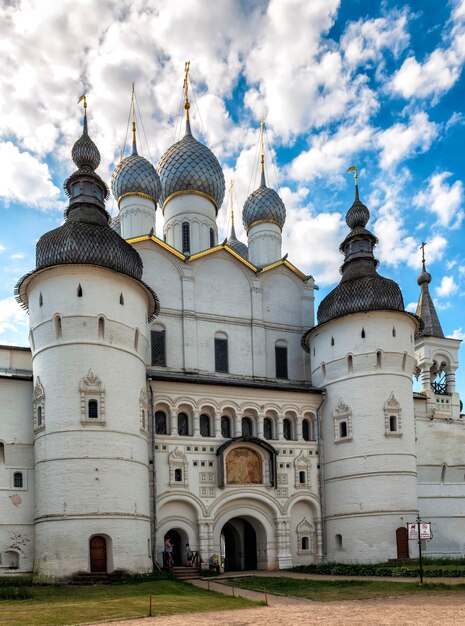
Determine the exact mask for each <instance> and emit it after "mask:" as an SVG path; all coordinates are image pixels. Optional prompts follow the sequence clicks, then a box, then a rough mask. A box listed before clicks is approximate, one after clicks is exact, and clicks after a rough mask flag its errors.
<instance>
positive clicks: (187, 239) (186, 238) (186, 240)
mask: <svg viewBox="0 0 465 626" xmlns="http://www.w3.org/2000/svg"><path fill="white" fill-rule="evenodd" d="M190 251H191V233H190V228H189V222H183V223H182V252H183V254H190Z"/></svg>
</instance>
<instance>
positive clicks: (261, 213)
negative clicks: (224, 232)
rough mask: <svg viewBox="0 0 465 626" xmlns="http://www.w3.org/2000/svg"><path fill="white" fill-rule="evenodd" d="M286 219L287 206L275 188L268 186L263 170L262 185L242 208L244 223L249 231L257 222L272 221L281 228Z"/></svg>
mask: <svg viewBox="0 0 465 626" xmlns="http://www.w3.org/2000/svg"><path fill="white" fill-rule="evenodd" d="M285 221H286V207H285V206H284V202H283V201H282V200H281V198H280V197H279V196H278V194H277V193H276V191H275V190H274V189H270V188H269V187H267V186H266V181H265V172H264V171H263V170H262V176H261V180H260V187H259V188H258V189H256V190H255V191H253V192H252V193H251V194H250V196H249V197H248V198H247V200H246V201H245V204H244V208H243V210H242V223H243V224H244V228H245V229H246V231H248V230H249V229H250V228H251V227H252V226H253V225H254V224H256V223H257V222H272V223H275V224H277V225H278V226H279V227H280V228H281V229H282V227H283V226H284V222H285Z"/></svg>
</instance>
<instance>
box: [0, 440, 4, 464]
mask: <svg viewBox="0 0 465 626" xmlns="http://www.w3.org/2000/svg"><path fill="white" fill-rule="evenodd" d="M0 463H5V444H4V443H3V441H0Z"/></svg>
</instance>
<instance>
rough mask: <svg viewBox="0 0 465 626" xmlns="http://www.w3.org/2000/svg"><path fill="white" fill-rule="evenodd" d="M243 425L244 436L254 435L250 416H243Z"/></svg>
mask: <svg viewBox="0 0 465 626" xmlns="http://www.w3.org/2000/svg"><path fill="white" fill-rule="evenodd" d="M241 425H242V436H243V437H252V436H253V430H252V420H251V419H250V417H243V418H242V421H241Z"/></svg>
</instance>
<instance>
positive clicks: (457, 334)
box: [447, 327, 465, 340]
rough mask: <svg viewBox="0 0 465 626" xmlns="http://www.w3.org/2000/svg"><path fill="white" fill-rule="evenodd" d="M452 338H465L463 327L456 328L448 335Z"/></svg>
mask: <svg viewBox="0 0 465 626" xmlns="http://www.w3.org/2000/svg"><path fill="white" fill-rule="evenodd" d="M447 336H448V337H450V339H462V340H463V339H465V332H464V331H463V330H462V327H460V328H456V329H455V330H453V331H452V333H451V334H450V335H447Z"/></svg>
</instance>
